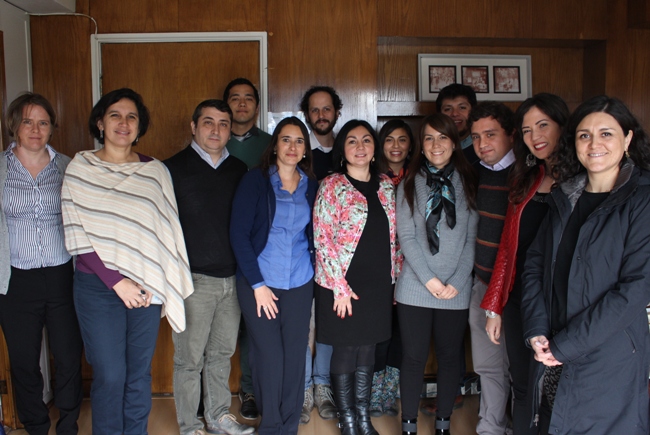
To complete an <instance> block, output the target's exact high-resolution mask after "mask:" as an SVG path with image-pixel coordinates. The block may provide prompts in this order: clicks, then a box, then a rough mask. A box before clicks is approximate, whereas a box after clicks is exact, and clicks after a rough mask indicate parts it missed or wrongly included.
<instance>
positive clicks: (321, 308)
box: [316, 176, 393, 346]
mask: <svg viewBox="0 0 650 435" xmlns="http://www.w3.org/2000/svg"><path fill="white" fill-rule="evenodd" d="M347 178H348V180H349V181H350V182H351V183H352V185H353V186H354V187H355V188H356V189H357V190H359V191H360V192H361V193H362V194H363V195H364V196H365V197H366V200H367V201H368V219H367V221H366V225H365V226H364V228H363V232H362V233H361V237H360V239H359V243H358V244H357V247H356V249H355V251H354V256H353V257H352V261H351V263H350V267H349V268H348V271H347V273H346V274H345V279H346V280H347V282H348V284H349V285H350V287H351V288H352V290H353V291H354V292H355V293H356V294H357V296H359V300H354V299H352V316H346V317H345V319H341V318H339V317H337V316H336V312H335V311H333V310H332V307H333V306H334V292H332V291H331V290H329V289H325V288H322V287H320V286H317V293H316V295H317V296H316V297H317V307H318V311H317V318H316V321H317V326H316V334H317V341H318V342H319V343H325V344H331V345H335V346H360V345H366V344H376V343H379V342H381V341H385V340H388V339H389V338H390V336H391V318H392V304H393V285H392V278H391V250H390V230H389V224H388V216H386V212H385V211H384V208H383V207H382V206H381V202H380V201H379V197H378V196H377V191H378V190H379V182H378V181H377V180H374V179H371V180H370V181H369V182H361V181H358V180H355V179H353V178H351V177H349V176H348V177H347Z"/></svg>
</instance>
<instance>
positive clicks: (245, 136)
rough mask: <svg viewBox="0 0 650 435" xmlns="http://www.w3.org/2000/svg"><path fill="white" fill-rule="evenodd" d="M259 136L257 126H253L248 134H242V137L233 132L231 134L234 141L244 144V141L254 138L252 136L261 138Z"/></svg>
mask: <svg viewBox="0 0 650 435" xmlns="http://www.w3.org/2000/svg"><path fill="white" fill-rule="evenodd" d="M259 134H260V133H259V129H258V128H257V126H256V125H253V126H252V127H251V129H250V130H248V131H247V132H246V133H244V134H242V135H241V136H239V135H236V134H235V133H233V132H230V136H231V137H232V138H233V139H237V140H238V141H239V142H243V141H245V140H246V139H248V138H249V137H252V136H259Z"/></svg>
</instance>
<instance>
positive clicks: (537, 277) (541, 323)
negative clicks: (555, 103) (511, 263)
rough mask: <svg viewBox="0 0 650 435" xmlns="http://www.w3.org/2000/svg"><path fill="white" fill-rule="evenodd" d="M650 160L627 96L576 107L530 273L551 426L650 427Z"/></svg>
mask: <svg viewBox="0 0 650 435" xmlns="http://www.w3.org/2000/svg"><path fill="white" fill-rule="evenodd" d="M648 169H650V143H649V142H648V137H647V135H646V133H645V132H644V131H643V129H642V128H641V126H640V125H639V123H638V121H637V120H636V119H635V118H634V116H633V115H632V114H631V113H630V111H629V110H628V108H627V107H626V106H625V105H624V104H623V103H622V102H621V101H620V100H617V99H615V98H610V97H607V96H599V97H594V98H591V99H589V100H587V101H585V102H584V103H582V104H581V105H580V106H579V107H578V108H577V109H576V111H575V112H574V113H573V114H572V115H571V117H570V118H569V121H568V123H567V128H566V134H565V136H564V137H563V140H562V141H561V142H560V148H559V151H558V160H557V161H556V164H555V166H554V168H553V174H554V175H555V176H556V177H557V178H558V181H559V186H558V187H557V188H555V189H553V190H552V191H551V194H550V196H549V200H548V203H549V211H548V213H547V215H546V217H545V219H544V221H543V223H542V225H541V227H540V230H539V233H538V235H537V237H536V238H535V240H534V242H533V244H532V245H531V247H530V249H529V251H528V253H527V258H526V264H525V267H524V272H523V276H522V282H523V292H522V302H521V303H522V317H523V319H524V328H523V332H524V334H523V335H524V337H525V339H526V341H527V343H528V344H529V345H530V346H531V348H532V349H533V351H534V352H535V359H536V360H537V361H539V362H541V363H543V365H541V364H540V366H539V368H540V370H538V372H537V373H536V377H535V379H536V380H538V382H536V383H535V386H536V388H535V391H534V394H533V397H535V398H537V397H540V393H541V409H540V423H541V431H540V432H541V433H549V432H550V433H554V434H590V435H594V434H596V435H598V434H612V433H617V434H646V433H647V431H648V367H649V365H650V344H649V343H650V333H649V331H648V317H647V314H646V310H645V307H646V305H647V304H648V302H650V262H649V261H648V258H650V243H648V242H649V241H650V225H648V216H649V215H650V176H649V173H648ZM540 385H541V386H542V391H541V392H539V390H538V388H539V386H540ZM536 405H539V404H536Z"/></svg>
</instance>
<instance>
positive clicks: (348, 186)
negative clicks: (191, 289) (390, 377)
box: [314, 120, 401, 435]
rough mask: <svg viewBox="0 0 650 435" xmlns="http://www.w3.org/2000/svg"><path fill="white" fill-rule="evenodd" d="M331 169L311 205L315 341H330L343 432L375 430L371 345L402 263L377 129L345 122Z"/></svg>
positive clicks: (386, 316) (380, 336)
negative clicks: (382, 171)
mask: <svg viewBox="0 0 650 435" xmlns="http://www.w3.org/2000/svg"><path fill="white" fill-rule="evenodd" d="M333 153H334V156H333V158H334V164H335V171H336V173H335V174H332V175H330V176H329V177H327V178H325V180H323V182H322V184H321V186H320V189H319V191H318V197H317V199H316V205H315V207H314V241H315V247H316V283H317V286H316V334H317V336H316V341H318V342H320V343H325V344H330V345H332V346H333V352H332V360H331V365H330V372H331V380H332V390H333V392H334V398H335V403H336V405H337V407H338V409H339V427H340V428H341V433H342V434H344V435H355V434H359V433H360V434H364V435H376V434H377V431H376V430H375V429H374V427H373V426H372V423H371V422H370V414H369V400H370V391H371V385H372V376H373V366H374V360H375V344H377V343H379V342H382V341H385V340H388V338H390V335H391V309H392V308H391V307H392V300H393V291H392V288H393V283H394V282H395V279H396V277H397V275H398V274H399V270H400V267H401V253H400V252H399V247H398V244H397V235H396V228H395V189H394V187H393V183H392V182H391V181H390V179H389V178H388V177H387V176H385V175H381V174H380V173H379V171H378V170H377V167H376V160H377V156H378V155H379V153H380V147H379V146H378V140H377V135H376V133H375V131H374V129H373V128H372V127H371V126H370V125H369V124H368V123H367V122H366V121H359V120H352V121H349V122H347V123H346V124H345V125H344V126H343V128H342V129H341V131H340V132H339V134H338V135H337V137H336V140H335V142H334V150H333Z"/></svg>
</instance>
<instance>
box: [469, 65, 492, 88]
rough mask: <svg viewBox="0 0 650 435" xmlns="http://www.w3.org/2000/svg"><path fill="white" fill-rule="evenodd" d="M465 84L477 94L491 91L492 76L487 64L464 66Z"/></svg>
mask: <svg viewBox="0 0 650 435" xmlns="http://www.w3.org/2000/svg"><path fill="white" fill-rule="evenodd" d="M462 69H463V84H464V85H467V86H469V87H470V88H472V89H474V92H476V93H477V94H489V93H490V77H489V73H488V67H487V66H463V67H462Z"/></svg>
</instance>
